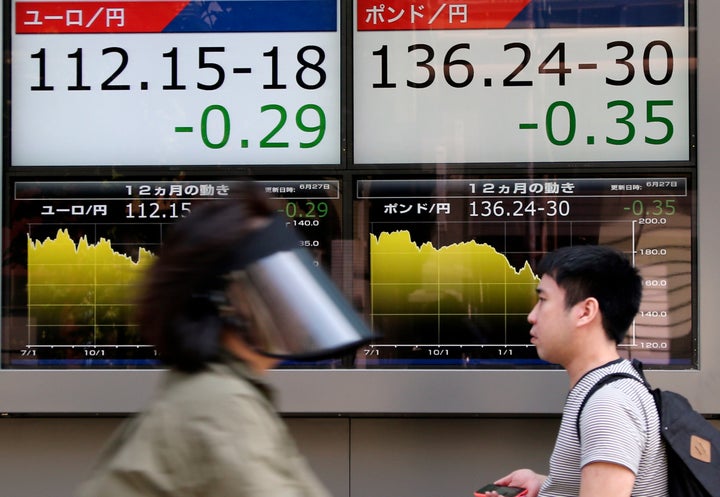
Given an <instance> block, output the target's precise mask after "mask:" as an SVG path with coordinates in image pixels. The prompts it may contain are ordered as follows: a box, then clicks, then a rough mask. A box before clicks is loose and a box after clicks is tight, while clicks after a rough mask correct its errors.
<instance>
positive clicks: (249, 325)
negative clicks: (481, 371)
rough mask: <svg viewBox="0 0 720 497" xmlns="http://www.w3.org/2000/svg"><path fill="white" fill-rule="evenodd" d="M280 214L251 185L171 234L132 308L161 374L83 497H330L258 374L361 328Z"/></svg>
mask: <svg viewBox="0 0 720 497" xmlns="http://www.w3.org/2000/svg"><path fill="white" fill-rule="evenodd" d="M249 185H250V184H249ZM276 212H277V210H276V209H274V208H273V206H272V205H271V204H270V202H269V201H268V199H267V198H266V197H265V196H264V195H263V194H262V192H259V191H258V190H256V189H254V188H253V187H251V186H248V188H247V191H246V192H244V194H243V195H242V196H240V198H237V199H235V200H223V201H215V200H213V201H208V202H206V203H204V204H202V205H200V206H198V207H196V208H194V209H193V212H192V214H190V215H189V216H188V217H187V218H185V219H183V220H182V221H180V222H179V223H177V224H176V225H174V226H173V227H172V230H171V232H170V233H169V234H168V236H167V237H166V239H165V241H164V244H163V247H162V249H161V252H160V255H159V257H158V259H157V260H156V261H155V262H154V263H153V265H152V266H151V267H150V268H149V270H148V272H147V277H146V279H145V282H144V286H143V288H142V290H141V292H140V293H139V300H138V305H137V323H138V325H139V327H140V330H141V333H142V334H143V336H144V339H145V340H146V341H147V342H148V343H152V344H155V345H156V347H157V350H158V354H159V357H160V358H161V360H162V361H163V362H164V364H165V365H166V366H167V367H168V368H169V370H168V372H167V376H166V378H165V380H164V381H163V382H162V384H161V386H160V387H159V390H158V392H157V393H156V395H155V398H154V399H153V400H152V401H151V402H150V404H149V405H148V407H147V408H146V409H145V411H144V412H142V413H140V414H139V415H138V416H136V417H134V418H132V419H131V420H129V421H127V422H126V423H125V424H124V425H123V426H122V427H121V428H120V429H119V430H118V432H117V433H116V434H115V435H114V437H113V439H112V441H111V442H110V443H109V445H108V446H107V447H106V448H105V451H104V452H103V454H102V455H101V457H100V460H99V461H98V463H97V465H96V467H95V468H94V470H93V472H92V474H91V475H90V477H89V478H88V480H87V481H86V482H84V483H83V484H82V485H81V486H80V488H79V491H78V496H79V497H90V496H93V497H116V496H117V497H121V496H122V497H133V496H145V497H147V496H185V495H186V496H213V497H224V496H233V497H249V496H253V497H267V496H270V495H282V496H283V497H296V496H297V497H310V496H312V497H318V496H320V497H323V496H327V495H328V493H327V491H326V490H325V489H324V487H323V486H322V484H321V483H320V482H319V481H318V480H317V479H316V477H315V476H314V475H313V473H312V471H311V470H310V469H309V467H308V465H307V464H306V462H305V460H304V458H303V457H302V455H301V454H300V453H299V452H298V449H297V448H296V446H295V443H294V441H293V440H292V438H291V436H290V434H289V432H288V429H287V427H286V425H285V424H284V422H283V420H282V419H281V417H280V416H279V415H278V413H277V411H276V410H275V407H274V404H273V401H272V396H271V391H270V388H269V387H268V385H267V384H266V383H264V381H263V379H262V373H263V372H264V371H265V370H267V369H269V368H271V367H273V366H275V365H276V364H277V363H278V362H279V361H281V360H282V359H283V358H290V359H300V360H302V359H307V360H314V359H320V358H325V357H332V356H335V355H340V354H343V353H347V352H349V351H352V350H353V349H354V348H356V347H358V346H359V345H361V344H362V343H365V342H367V341H368V340H369V339H370V331H369V330H368V329H367V327H366V326H365V325H364V323H363V322H362V320H361V319H360V318H359V317H358V316H357V315H356V314H355V312H354V311H353V310H352V308H351V307H350V305H349V304H348V303H347V302H346V301H345V299H343V298H342V296H341V295H340V293H339V292H338V291H337V289H336V288H335V287H334V286H333V284H332V283H331V282H330V280H329V279H328V277H327V276H326V275H325V274H324V273H323V272H322V270H320V269H318V268H316V267H315V266H314V264H313V263H312V260H311V259H310V257H309V254H308V253H307V252H305V251H304V249H299V248H298V247H299V245H300V244H299V239H298V238H297V235H296V234H295V233H294V232H293V231H292V230H291V229H289V228H288V227H286V225H285V222H284V220H283V219H282V218H280V217H278V216H277V215H276Z"/></svg>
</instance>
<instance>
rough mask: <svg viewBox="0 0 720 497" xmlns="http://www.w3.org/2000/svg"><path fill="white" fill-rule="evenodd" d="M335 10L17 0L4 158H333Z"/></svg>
mask: <svg viewBox="0 0 720 497" xmlns="http://www.w3.org/2000/svg"><path fill="white" fill-rule="evenodd" d="M339 16H340V15H339V7H338V0H277V1H267V0H247V1H236V0H230V1H220V2H210V1H200V2H189V1H172V0H168V1H165V0H160V1H132V0H130V1H120V2H113V3H112V4H109V3H107V2H100V1H87V2H66V1H52V2H46V1H14V2H13V10H12V26H13V28H12V40H11V46H12V52H11V71H12V74H11V79H12V107H13V112H12V122H11V130H12V165H15V166H60V165H62V166H64V165H91V166H96V165H173V164H175V165H204V164H244V165H265V164H298V165H302V164H314V165H338V164H339V163H340V150H341V146H340V45H341V42H340V29H339V18H340V17H339ZM68 143H74V144H76V145H78V146H74V147H70V146H68ZM80 145H81V146H80ZM109 163H110V164H109Z"/></svg>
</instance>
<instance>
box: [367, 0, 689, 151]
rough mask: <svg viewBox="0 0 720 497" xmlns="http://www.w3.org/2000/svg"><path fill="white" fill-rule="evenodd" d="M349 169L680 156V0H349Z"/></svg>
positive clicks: (685, 27)
mask: <svg viewBox="0 0 720 497" xmlns="http://www.w3.org/2000/svg"><path fill="white" fill-rule="evenodd" d="M354 5H355V9H356V12H355V31H354V33H353V56H354V65H353V75H354V76H353V80H354V100H355V106H354V130H355V136H354V150H355V163H356V164H375V163H380V164H407V163H438V162H439V163H494V162H518V163H525V162H536V163H537V162H577V161H583V162H585V161H592V162H603V161H622V162H625V163H627V162H633V161H637V162H647V161H688V160H689V159H690V151H691V143H692V142H693V139H692V119H693V112H692V109H691V105H690V103H691V102H690V98H689V95H690V90H689V88H690V64H691V60H692V59H691V58H690V46H689V43H690V23H689V15H690V14H689V12H688V9H687V5H686V2H685V1H684V0H660V1H658V0H653V1H638V0H618V1H613V2H587V1H581V0H546V1H542V2H539V1H530V0H505V1H502V2H498V1H494V0H467V1H465V0H464V1H462V2H452V3H449V2H445V1H442V0H423V1H421V2H406V1H403V0H388V1H384V2H374V1H372V0H355V3H354Z"/></svg>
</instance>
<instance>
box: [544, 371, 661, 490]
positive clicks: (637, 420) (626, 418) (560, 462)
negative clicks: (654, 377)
mask: <svg viewBox="0 0 720 497" xmlns="http://www.w3.org/2000/svg"><path fill="white" fill-rule="evenodd" d="M615 372H624V373H630V374H633V375H635V376H638V374H637V372H636V371H635V369H634V368H633V366H632V364H630V362H629V361H626V360H623V359H619V360H615V361H612V362H610V363H608V364H605V365H604V366H601V367H599V368H596V369H593V370H591V371H589V372H587V373H586V374H585V375H584V376H583V377H582V378H581V379H580V381H578V382H577V384H576V385H575V386H574V387H573V389H572V390H571V391H570V393H569V395H568V398H567V401H566V402H565V408H564V409H563V415H562V421H561V423H560V431H559V433H558V436H557V439H556V441H555V448H554V449H553V453H552V456H551V457H550V471H549V474H548V477H547V479H546V480H545V483H544V484H543V486H542V488H541V489H540V495H539V497H577V496H578V495H579V494H580V472H581V470H582V468H583V466H585V465H586V464H589V463H592V462H610V463H615V464H619V465H622V466H625V467H627V468H629V469H630V470H631V471H632V472H633V473H635V487H634V488H633V491H632V496H633V497H667V495H668V490H667V460H666V457H665V448H664V446H663V442H662V439H661V437H660V420H659V417H658V413H657V409H656V407H655V402H654V400H653V397H652V395H651V394H650V393H649V392H648V390H647V388H645V386H644V385H643V384H642V383H640V382H638V381H635V380H632V379H630V378H624V379H619V380H616V381H613V382H612V383H609V384H607V385H605V386H603V387H601V388H600V389H599V390H597V391H596V392H595V393H594V394H593V395H592V397H590V399H589V400H588V401H587V403H586V404H585V407H583V411H582V415H581V418H580V434H581V440H582V443H580V441H579V440H578V437H577V431H576V424H575V421H576V418H577V414H578V410H579V409H580V404H581V403H582V401H583V399H584V398H585V396H586V394H587V393H588V391H589V390H590V388H591V387H592V386H593V385H594V384H595V383H596V382H597V381H598V380H600V378H602V377H603V376H605V375H607V374H609V373H615Z"/></svg>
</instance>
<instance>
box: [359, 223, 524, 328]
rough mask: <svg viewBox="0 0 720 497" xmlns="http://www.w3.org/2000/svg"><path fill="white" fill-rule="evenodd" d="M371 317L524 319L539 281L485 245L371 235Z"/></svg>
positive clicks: (395, 234)
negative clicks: (515, 316) (513, 316)
mask: <svg viewBox="0 0 720 497" xmlns="http://www.w3.org/2000/svg"><path fill="white" fill-rule="evenodd" d="M370 279H371V286H372V309H373V311H372V313H373V315H375V316H377V315H383V314H389V313H391V314H394V315H403V314H415V315H417V314H427V313H428V312H429V311H430V312H431V313H433V314H442V315H450V314H463V315H478V314H483V315H507V314H527V313H528V312H529V311H530V309H532V306H533V305H534V303H535V288H536V286H537V283H538V278H537V277H536V276H535V274H534V273H533V271H532V269H531V268H530V264H529V263H528V262H526V263H525V265H524V266H523V267H521V268H520V269H515V268H513V267H512V265H511V264H510V262H509V261H508V259H507V257H505V255H503V254H502V253H499V252H498V251H497V250H495V248H493V247H492V246H490V245H488V244H486V243H477V242H476V241H474V240H471V241H466V242H460V243H453V244H451V245H447V246H441V247H434V246H433V245H432V244H431V243H429V242H425V243H423V244H422V245H420V246H418V245H417V244H416V243H415V242H414V241H413V240H412V239H411V236H410V232H409V231H394V232H391V233H388V232H382V233H380V234H379V236H377V237H376V236H375V235H373V234H371V235H370Z"/></svg>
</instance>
